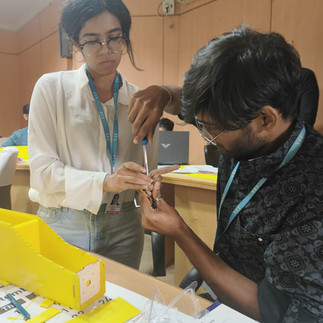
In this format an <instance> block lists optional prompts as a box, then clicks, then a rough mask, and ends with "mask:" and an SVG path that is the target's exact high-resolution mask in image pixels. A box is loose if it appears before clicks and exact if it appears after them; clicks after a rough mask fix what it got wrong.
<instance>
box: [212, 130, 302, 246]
mask: <svg viewBox="0 0 323 323" xmlns="http://www.w3.org/2000/svg"><path fill="white" fill-rule="evenodd" d="M305 133H306V130H305V126H304V125H303V128H302V130H301V132H300V133H299V134H298V136H297V138H296V139H295V141H294V143H293V145H292V146H291V147H290V149H289V150H288V152H287V154H286V155H285V157H284V159H283V160H282V162H281V163H280V164H279V166H278V167H277V168H276V169H275V171H274V172H273V174H274V173H275V172H277V171H278V170H279V169H280V168H282V167H283V166H285V165H286V164H287V163H289V161H290V160H291V159H292V158H293V157H294V156H295V155H296V153H297V152H298V150H299V148H300V147H301V145H302V143H303V141H304V138H305ZM239 165H240V162H238V163H237V164H236V166H235V167H234V169H233V171H232V173H231V175H230V177H229V180H228V182H227V184H226V186H225V188H224V191H223V195H222V197H221V201H220V205H219V210H218V227H217V230H216V237H215V243H216V242H217V241H218V240H219V238H220V236H221V235H222V234H223V233H224V232H225V231H226V230H227V229H228V228H229V226H230V224H231V223H232V221H233V220H234V219H235V217H236V216H237V215H238V214H239V212H240V211H241V210H242V209H243V208H244V207H245V206H246V204H247V203H248V202H249V201H250V200H251V198H252V197H253V196H254V195H255V194H256V193H257V191H258V190H259V189H260V187H261V186H262V185H263V184H264V183H265V182H266V181H267V180H268V177H263V178H262V179H261V180H260V181H259V182H258V183H257V184H256V185H255V186H254V187H253V189H252V190H251V191H250V192H249V194H248V195H247V196H246V197H245V198H244V199H243V200H242V201H241V202H240V203H239V204H238V205H237V206H236V207H235V209H234V210H233V212H232V213H231V215H230V218H229V220H228V223H227V226H226V227H225V229H224V230H223V232H221V233H220V231H219V220H220V214H221V208H222V204H223V201H224V199H225V198H226V196H227V194H228V191H229V188H230V186H231V184H232V182H233V179H234V177H235V175H236V173H237V170H238V167H239Z"/></svg>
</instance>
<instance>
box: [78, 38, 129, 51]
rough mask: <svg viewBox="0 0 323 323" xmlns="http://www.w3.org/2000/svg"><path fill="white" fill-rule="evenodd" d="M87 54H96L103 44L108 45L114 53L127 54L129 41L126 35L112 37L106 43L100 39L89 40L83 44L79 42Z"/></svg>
mask: <svg viewBox="0 0 323 323" xmlns="http://www.w3.org/2000/svg"><path fill="white" fill-rule="evenodd" d="M79 46H80V48H81V49H82V51H83V53H84V54H85V55H86V56H96V55H98V54H99V52H100V51H101V50H102V48H103V46H107V47H108V48H109V50H110V51H111V52H112V53H120V52H122V54H125V53H126V52H127V41H126V38H125V37H124V36H117V37H112V38H110V39H109V40H107V41H106V42H105V43H102V42H100V41H99V40H89V41H86V42H85V43H83V44H79Z"/></svg>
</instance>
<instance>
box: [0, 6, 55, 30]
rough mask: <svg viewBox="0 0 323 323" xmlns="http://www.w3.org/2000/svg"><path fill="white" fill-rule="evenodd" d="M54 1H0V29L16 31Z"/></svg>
mask: <svg viewBox="0 0 323 323" xmlns="http://www.w3.org/2000/svg"><path fill="white" fill-rule="evenodd" d="M53 1H54V0H0V29H2V30H8V31H18V30H19V29H20V28H21V27H23V26H24V25H25V24H27V23H28V22H29V21H31V20H32V19H33V18H34V17H35V16H36V15H37V14H38V13H40V12H41V11H43V10H44V9H45V8H47V7H48V6H49V5H50V4H51V3H52V2H53Z"/></svg>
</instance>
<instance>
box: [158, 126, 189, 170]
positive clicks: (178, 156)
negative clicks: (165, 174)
mask: <svg viewBox="0 0 323 323" xmlns="http://www.w3.org/2000/svg"><path fill="white" fill-rule="evenodd" d="M188 148H189V132H188V131H160V132H159V148H158V164H159V165H174V164H179V165H187V164H188Z"/></svg>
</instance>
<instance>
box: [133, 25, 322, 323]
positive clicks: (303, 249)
mask: <svg viewBox="0 0 323 323" xmlns="http://www.w3.org/2000/svg"><path fill="white" fill-rule="evenodd" d="M300 69H301V66H300V59H299V56H298V54H297V52H296V51H295V49H294V48H293V47H292V46H291V45H290V44H288V43H287V42H286V41H285V40H284V38H283V37H282V36H281V35H279V34H277V33H269V34H262V33H259V32H256V31H254V30H251V29H249V28H247V27H245V26H242V27H240V28H238V29H236V30H234V31H233V32H231V33H228V34H225V35H223V36H222V37H220V38H218V39H214V40H212V41H211V42H210V43H209V44H208V45H206V46H205V47H204V48H202V49H201V50H200V51H199V52H198V53H197V54H196V55H195V58H194V60H193V63H192V65H191V67H190V68H189V70H188V72H187V73H186V75H185V79H184V86H183V90H182V92H181V89H180V88H178V87H167V89H165V88H163V87H157V86H153V87H149V88H147V89H146V90H143V91H141V92H138V93H136V94H135V96H134V97H133V99H132V102H131V106H130V110H129V120H130V122H133V133H134V135H135V136H136V137H135V142H137V143H138V142H140V140H141V139H142V138H143V137H144V136H146V135H147V136H148V139H149V140H150V141H151V139H152V137H151V136H152V134H153V129H154V128H155V127H156V125H157V122H158V119H159V118H160V116H161V114H162V113H163V107H164V106H165V105H166V103H167V102H168V101H169V94H168V91H170V92H171V93H172V95H173V99H172V101H171V103H170V104H168V105H167V112H173V113H178V112H179V107H178V103H179V98H180V97H181V95H182V101H181V102H182V104H181V111H180V113H181V116H182V117H183V118H184V120H185V121H186V122H187V123H194V124H195V125H196V126H197V127H198V129H199V131H200V134H201V135H202V136H203V138H204V139H205V140H206V141H207V142H208V143H212V144H214V145H217V147H218V149H219V151H220V152H221V158H220V163H219V173H218V183H217V217H218V227H217V233H216V239H215V243H214V249H213V250H210V249H209V248H208V247H207V246H206V245H205V244H204V243H203V241H201V240H200V239H199V237H198V236H197V235H196V234H195V233H194V232H192V230H191V229H190V228H189V226H188V225H187V224H186V223H185V222H184V221H183V219H182V218H181V217H180V215H179V214H178V213H177V212H176V210H175V209H173V208H172V207H170V206H169V205H168V204H167V203H166V202H165V201H164V200H163V199H162V197H161V196H160V193H159V189H160V183H159V182H156V183H155V184H154V187H153V197H154V198H155V202H156V203H155V205H154V208H153V207H152V206H151V204H150V203H149V201H148V199H147V197H146V196H144V195H142V194H141V196H140V197H141V198H140V200H141V208H142V224H143V226H144V228H146V229H148V230H152V231H156V232H159V233H161V234H164V235H168V236H170V237H171V238H173V239H174V240H175V241H176V243H177V244H178V246H179V247H180V248H182V249H183V251H184V252H185V253H186V255H187V257H188V258H189V259H190V261H191V262H192V264H193V266H195V267H196V269H197V270H198V271H199V272H200V274H201V275H202V277H203V278H204V280H205V281H206V283H207V284H208V285H209V286H210V287H211V288H212V290H213V291H214V293H215V294H216V295H217V296H218V298H219V300H220V301H222V302H223V303H225V304H227V305H229V306H231V307H232V308H234V309H236V310H238V311H240V312H242V313H244V314H246V315H248V316H250V317H252V318H254V319H256V320H259V321H261V322H268V323H275V322H293V323H295V322H299V323H304V322H308V323H313V322H322V320H323V301H322V295H323V257H322V254H323V253H322V252H323V221H322V214H323V203H322V200H323V172H322V164H323V136H322V135H321V134H319V133H318V132H317V131H315V130H314V129H313V128H312V127H310V126H308V125H307V124H304V123H303V121H301V120H300V119H298V117H297V115H298V113H297V91H298V85H299V82H300ZM139 111H140V113H139ZM139 125H140V126H139Z"/></svg>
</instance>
